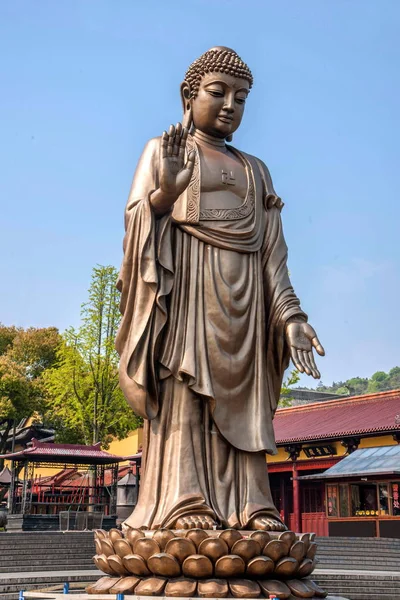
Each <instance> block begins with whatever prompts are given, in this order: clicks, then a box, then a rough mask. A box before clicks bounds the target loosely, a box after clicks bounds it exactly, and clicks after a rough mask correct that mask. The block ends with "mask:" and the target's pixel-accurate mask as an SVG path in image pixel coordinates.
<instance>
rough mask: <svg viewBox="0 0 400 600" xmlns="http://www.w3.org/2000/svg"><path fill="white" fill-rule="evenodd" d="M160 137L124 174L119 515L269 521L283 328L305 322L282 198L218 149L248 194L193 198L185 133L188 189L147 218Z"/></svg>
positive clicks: (157, 523)
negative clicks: (139, 461)
mask: <svg viewBox="0 0 400 600" xmlns="http://www.w3.org/2000/svg"><path fill="white" fill-rule="evenodd" d="M159 145H160V138H155V139H153V140H150V142H148V144H147V146H146V148H145V150H144V152H143V154H142V157H141V159H140V161H139V164H138V167H137V170H136V173H135V177H134V180H133V183H132V188H131V192H130V196H129V199H128V204H127V208H126V214H125V226H126V235H125V239H124V259H123V263H122V267H121V271H120V276H119V281H118V288H119V289H120V291H121V312H122V315H123V316H122V321H121V325H120V328H119V331H118V334H117V339H116V348H117V350H118V352H119V354H120V357H121V360H120V385H121V388H122V390H123V392H124V394H125V396H126V399H127V401H128V402H129V404H130V405H131V406H132V408H133V409H134V410H135V412H136V413H137V414H138V415H141V416H142V417H143V418H144V419H145V441H144V449H143V465H142V479H141V487H140V494H139V501H138V505H137V507H136V509H135V510H134V512H133V514H132V515H131V517H129V518H128V520H127V524H128V525H130V526H132V527H148V528H150V529H155V528H158V527H173V526H174V524H175V523H176V520H177V519H178V518H179V517H180V516H182V515H188V514H195V515H201V514H207V515H210V516H212V517H213V518H216V519H217V520H218V521H220V523H221V524H222V525H223V526H225V527H226V526H230V527H240V528H245V527H246V526H248V524H249V522H250V520H251V519H252V518H254V517H255V516H257V515H267V516H270V517H273V518H275V519H279V515H278V513H277V511H276V509H275V507H274V505H273V502H272V498H271V492H270V488H269V482H268V475H267V468H266V461H265V452H268V453H275V452H276V446H275V440H274V432H273V425H272V420H273V416H274V413H275V410H276V406H277V401H278V399H279V393H280V387H281V383H282V377H283V373H284V370H285V368H286V367H287V366H288V362H289V354H288V348H287V346H286V342H285V335H284V328H285V324H286V322H287V320H288V319H289V318H291V317H294V316H296V317H300V318H302V319H304V320H306V318H307V316H306V315H305V314H304V313H303V312H302V310H301V309H300V305H299V300H298V298H297V297H296V295H295V293H294V291H293V288H292V286H291V283H290V280H289V277H288V270H287V247H286V244H285V241H284V237H283V233H282V223H281V216H280V209H281V207H282V202H281V200H280V198H279V197H278V196H277V195H276V194H275V191H274V189H273V186H272V182H271V178H270V175H269V172H268V169H267V167H266V166H265V165H264V164H263V163H262V162H261V161H260V160H258V159H256V158H255V157H252V156H250V155H247V154H245V153H243V152H239V151H238V150H235V149H234V148H230V149H231V151H232V152H233V153H235V154H236V156H237V157H238V158H239V159H240V160H241V161H242V163H243V165H244V167H245V169H246V174H247V180H248V190H247V195H246V198H245V200H244V201H243V203H242V205H241V206H240V207H238V208H231V209H230V208H224V209H221V208H215V209H212V208H211V209H207V208H203V207H202V206H201V168H200V156H199V152H198V148H197V145H196V143H195V141H194V139H193V138H191V137H190V138H189V140H188V145H189V148H194V150H195V151H196V160H195V169H194V173H193V176H192V179H191V182H190V185H189V188H188V190H187V192H185V194H184V195H183V197H182V198H180V199H179V200H178V201H177V203H176V206H175V208H174V210H173V211H172V212H170V213H168V214H166V215H164V216H162V217H161V218H156V216H155V213H154V212H153V210H152V207H151V203H150V195H151V193H152V192H153V191H154V190H156V189H157V188H158V187H159V185H158V163H159ZM182 207H183V208H182Z"/></svg>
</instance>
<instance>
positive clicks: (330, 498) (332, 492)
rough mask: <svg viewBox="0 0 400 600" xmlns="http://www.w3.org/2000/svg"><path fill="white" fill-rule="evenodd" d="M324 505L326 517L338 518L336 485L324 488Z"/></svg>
mask: <svg viewBox="0 0 400 600" xmlns="http://www.w3.org/2000/svg"><path fill="white" fill-rule="evenodd" d="M326 496H327V498H326V500H327V502H326V504H327V513H328V517H338V516H339V514H338V493H337V485H327V486H326Z"/></svg>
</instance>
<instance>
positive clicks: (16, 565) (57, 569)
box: [0, 531, 100, 600]
mask: <svg viewBox="0 0 400 600" xmlns="http://www.w3.org/2000/svg"><path fill="white" fill-rule="evenodd" d="M94 553H95V549H94V541H93V533H92V532H67V533H62V532H60V531H58V532H56V531H55V532H51V531H42V532H24V533H0V600H16V599H17V598H18V593H19V591H20V590H44V589H48V588H49V589H52V590H54V589H59V590H60V591H62V588H63V584H64V582H65V581H69V582H70V585H71V590H72V589H73V588H75V589H80V590H83V589H84V588H85V587H86V585H87V583H88V582H90V581H96V580H97V579H98V578H99V576H100V573H99V571H98V570H97V569H96V567H95V566H94V564H93V561H92V556H93V555H94Z"/></svg>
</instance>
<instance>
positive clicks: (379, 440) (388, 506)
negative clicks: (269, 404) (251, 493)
mask: <svg viewBox="0 0 400 600" xmlns="http://www.w3.org/2000/svg"><path fill="white" fill-rule="evenodd" d="M274 427H275V435H276V442H277V446H278V454H277V455H276V456H268V457H267V462H268V471H269V473H270V481H271V488H272V493H273V497H274V501H275V504H276V506H277V507H278V509H279V510H280V512H281V516H282V518H283V519H284V520H285V522H286V523H287V525H288V526H289V527H290V529H293V530H295V531H315V532H316V533H317V535H322V536H327V535H329V536H335V535H339V536H368V537H396V538H400V504H399V487H400V445H399V443H400V390H394V391H389V392H380V393H376V394H367V395H363V396H353V397H345V398H343V399H334V400H329V401H326V400H325V401H323V402H315V403H312V404H306V405H301V406H293V407H290V408H281V409H278V411H277V413H276V416H275V420H274Z"/></svg>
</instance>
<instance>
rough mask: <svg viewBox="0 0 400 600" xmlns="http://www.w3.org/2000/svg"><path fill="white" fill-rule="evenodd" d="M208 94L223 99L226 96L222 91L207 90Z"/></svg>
mask: <svg viewBox="0 0 400 600" xmlns="http://www.w3.org/2000/svg"><path fill="white" fill-rule="evenodd" d="M207 92H208V93H209V94H210V95H211V96H214V97H215V98H222V97H223V96H224V93H223V92H221V91H220V90H207Z"/></svg>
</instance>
